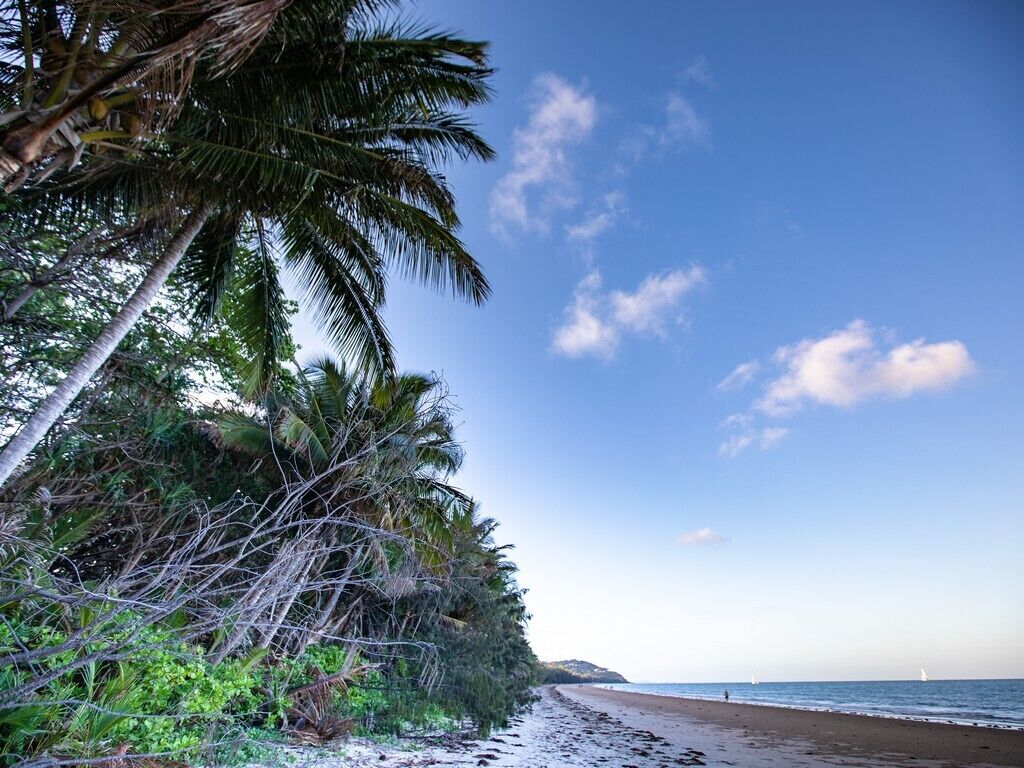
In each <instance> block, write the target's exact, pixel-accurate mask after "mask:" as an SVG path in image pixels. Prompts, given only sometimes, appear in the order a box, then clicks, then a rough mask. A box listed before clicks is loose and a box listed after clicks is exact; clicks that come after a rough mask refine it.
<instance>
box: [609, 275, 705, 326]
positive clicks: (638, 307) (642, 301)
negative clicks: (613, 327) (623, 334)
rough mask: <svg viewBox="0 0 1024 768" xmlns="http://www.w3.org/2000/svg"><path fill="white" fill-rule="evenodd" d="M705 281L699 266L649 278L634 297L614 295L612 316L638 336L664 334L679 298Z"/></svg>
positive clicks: (628, 294)
mask: <svg viewBox="0 0 1024 768" xmlns="http://www.w3.org/2000/svg"><path fill="white" fill-rule="evenodd" d="M706 281H707V274H706V272H705V271H704V269H703V268H702V267H700V266H698V265H696V264H695V265H694V266H692V267H690V268H689V269H676V270H672V271H671V272H666V273H665V274H662V275H649V276H648V277H646V278H645V279H644V281H643V282H642V283H640V286H639V287H638V288H637V289H636V290H635V291H633V292H632V293H627V292H626V291H613V292H612V294H611V303H612V316H613V317H614V319H615V321H616V322H617V323H618V324H619V325H621V326H622V327H624V328H629V329H630V330H632V331H635V332H637V333H656V334H663V333H664V321H665V316H666V315H667V314H668V313H670V312H671V311H672V310H673V309H675V307H676V306H677V305H678V304H679V299H680V298H682V297H683V296H684V295H685V294H687V293H689V292H690V291H692V290H693V289H694V288H696V287H697V286H700V285H703V284H704V283H705V282H706Z"/></svg>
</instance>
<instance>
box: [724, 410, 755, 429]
mask: <svg viewBox="0 0 1024 768" xmlns="http://www.w3.org/2000/svg"><path fill="white" fill-rule="evenodd" d="M753 420H754V415H753V414H751V413H730V414H729V415H728V416H726V417H725V418H724V419H722V421H721V422H719V424H718V428H719V429H729V428H730V427H745V426H747V425H748V424H750V422H752V421H753Z"/></svg>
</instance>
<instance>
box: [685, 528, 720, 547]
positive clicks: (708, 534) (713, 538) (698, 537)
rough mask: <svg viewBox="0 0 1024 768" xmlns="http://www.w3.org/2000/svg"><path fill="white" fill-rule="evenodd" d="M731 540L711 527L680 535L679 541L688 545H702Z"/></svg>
mask: <svg viewBox="0 0 1024 768" xmlns="http://www.w3.org/2000/svg"><path fill="white" fill-rule="evenodd" d="M727 541H729V540H728V539H727V538H725V536H723V535H722V534H720V533H718V532H717V531H713V530H711V529H710V528H698V529H697V530H696V531H690V532H689V533H684V534H681V535H680V536H679V543H680V544H683V545H684V546H687V547H702V546H705V545H707V544H725V543H726V542H727Z"/></svg>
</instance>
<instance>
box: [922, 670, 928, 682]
mask: <svg viewBox="0 0 1024 768" xmlns="http://www.w3.org/2000/svg"><path fill="white" fill-rule="evenodd" d="M921 682H922V683H927V682H928V673H927V672H925V671H924V668H922V669H921Z"/></svg>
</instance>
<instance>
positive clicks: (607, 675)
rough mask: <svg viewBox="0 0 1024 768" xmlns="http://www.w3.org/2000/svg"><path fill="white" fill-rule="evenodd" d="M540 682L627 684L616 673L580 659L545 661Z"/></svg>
mask: <svg viewBox="0 0 1024 768" xmlns="http://www.w3.org/2000/svg"><path fill="white" fill-rule="evenodd" d="M540 680H541V682H542V683H544V684H549V683H628V682H629V681H628V680H627V679H626V678H624V677H623V676H622V675H620V674H619V673H618V672H612V671H611V670H610V669H605V668H604V667H599V666H597V665H596V664H591V663H590V662H589V661H581V660H580V659H567V660H565V661H545V662H542V663H541V665H540Z"/></svg>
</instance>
